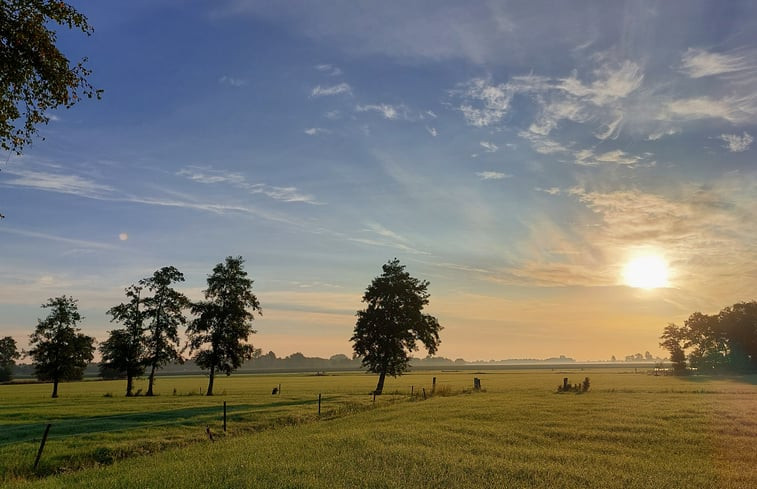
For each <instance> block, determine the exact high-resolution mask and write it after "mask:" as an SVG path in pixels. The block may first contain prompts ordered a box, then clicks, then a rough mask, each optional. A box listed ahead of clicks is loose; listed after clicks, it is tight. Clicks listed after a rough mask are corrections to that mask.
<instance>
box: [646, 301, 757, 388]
mask: <svg viewBox="0 0 757 489" xmlns="http://www.w3.org/2000/svg"><path fill="white" fill-rule="evenodd" d="M660 339H661V340H662V341H661V342H660V346H661V347H663V348H665V349H666V350H667V351H668V352H669V353H670V361H671V363H672V365H673V370H674V371H675V372H676V373H679V374H681V373H685V372H686V371H687V370H688V369H689V368H691V369H696V370H697V371H698V372H706V373H709V372H743V371H754V370H757V302H755V301H751V302H739V303H737V304H734V305H732V306H728V307H725V308H723V310H721V311H720V312H719V313H717V314H702V313H701V312H695V313H694V314H692V315H691V316H689V318H688V319H687V320H686V321H684V323H683V325H682V326H678V325H676V324H673V323H670V324H668V325H667V326H666V327H665V329H664V331H663V333H662V336H660Z"/></svg>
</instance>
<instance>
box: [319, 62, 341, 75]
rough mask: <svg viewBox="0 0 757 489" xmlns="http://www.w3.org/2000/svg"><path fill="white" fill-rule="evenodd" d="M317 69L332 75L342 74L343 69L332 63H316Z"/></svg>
mask: <svg viewBox="0 0 757 489" xmlns="http://www.w3.org/2000/svg"><path fill="white" fill-rule="evenodd" d="M315 69H316V70H318V71H320V72H321V73H327V74H328V75H330V76H340V75H341V74H342V70H340V69H339V68H337V67H336V66H334V65H330V64H320V65H315Z"/></svg>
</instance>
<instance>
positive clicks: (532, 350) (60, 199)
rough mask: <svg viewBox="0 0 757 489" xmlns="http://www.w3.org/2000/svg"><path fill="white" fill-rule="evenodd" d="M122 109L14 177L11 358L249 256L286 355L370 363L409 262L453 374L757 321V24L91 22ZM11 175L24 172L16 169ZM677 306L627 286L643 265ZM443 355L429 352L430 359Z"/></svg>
mask: <svg viewBox="0 0 757 489" xmlns="http://www.w3.org/2000/svg"><path fill="white" fill-rule="evenodd" d="M73 4H74V6H76V7H77V8H78V9H79V10H80V11H82V12H83V13H85V14H86V15H87V16H88V18H89V21H90V23H91V24H92V25H93V26H94V28H95V33H94V35H93V36H91V37H89V38H87V37H86V36H83V35H80V34H78V33H72V32H65V31H60V41H61V46H62V48H63V50H64V51H65V52H66V53H67V54H69V55H70V57H71V59H72V60H76V59H79V58H81V57H83V56H88V57H89V62H88V65H89V66H90V67H91V68H92V69H93V71H94V74H93V75H92V77H91V81H92V82H93V84H94V85H96V86H97V87H98V88H103V89H104V90H105V93H104V96H103V100H101V101H99V102H96V101H84V102H83V103H81V104H79V105H77V106H76V107H74V108H73V109H70V110H60V111H56V112H54V113H51V117H52V120H51V122H50V124H49V125H48V126H46V127H42V128H41V129H40V132H41V134H42V136H44V137H45V140H44V141H42V140H37V141H35V142H34V144H33V145H32V146H30V147H28V148H27V149H26V150H25V154H24V155H23V156H20V157H19V156H15V155H8V154H3V155H2V156H3V158H2V160H3V161H2V162H0V212H2V213H3V214H5V216H6V218H5V219H4V220H2V221H0V243H1V245H0V246H1V248H0V249H1V252H2V258H1V260H2V261H1V262H0V263H1V265H0V333H1V334H2V335H6V334H11V335H13V336H14V337H16V339H17V341H18V342H19V344H20V345H19V346H20V347H23V348H26V347H27V345H26V342H27V339H28V334H30V333H31V332H32V330H33V328H34V326H35V325H36V320H37V318H39V317H43V316H44V314H45V312H44V311H43V310H41V309H40V307H39V305H40V304H42V303H43V302H45V301H46V300H47V298H49V297H54V296H59V295H62V294H67V295H72V296H74V297H76V298H78V299H79V301H80V308H81V310H82V312H83V314H84V315H85V316H86V319H85V321H84V322H83V323H82V324H81V327H82V330H83V331H84V332H86V333H87V334H90V335H93V336H95V337H96V338H98V339H99V340H103V339H105V338H106V331H108V330H110V329H113V328H114V327H116V326H115V325H113V324H111V323H109V322H108V318H107V316H106V315H105V310H107V309H108V308H109V307H111V306H113V305H115V304H117V303H119V302H121V301H122V300H123V299H124V295H123V289H124V287H126V286H128V285H129V284H131V283H135V282H137V281H138V280H139V279H140V278H142V277H145V276H148V275H150V274H151V273H152V272H153V271H154V270H156V269H158V268H160V267H162V266H166V265H173V266H176V267H177V268H179V269H180V270H181V271H182V272H184V274H185V276H186V278H187V281H186V283H185V284H184V286H183V287H181V289H182V290H184V291H185V292H186V293H187V294H188V295H190V297H192V298H199V297H200V291H201V290H202V289H203V288H204V286H205V278H206V276H207V274H208V273H209V272H210V271H211V269H212V267H213V266H214V265H215V264H216V263H218V262H220V261H222V260H223V259H224V257H226V256H228V255H242V256H243V257H244V258H245V259H246V269H247V270H248V272H249V273H250V275H251V277H252V278H253V279H254V280H255V285H254V290H255V292H256V294H257V296H258V298H259V299H260V302H261V305H262V308H263V314H264V315H263V316H262V317H260V318H258V319H257V320H256V321H255V324H256V329H257V330H258V334H257V335H255V336H254V337H253V343H254V345H255V346H256V347H259V348H262V349H263V351H269V350H273V351H274V352H276V353H277V354H278V355H279V356H284V355H287V354H290V353H293V352H298V351H299V352H303V353H304V354H306V355H319V356H329V355H331V354H335V353H349V352H350V351H351V348H350V345H349V337H350V335H351V333H352V329H353V327H354V322H355V311H356V310H357V309H359V308H360V307H361V302H360V298H361V295H362V293H363V291H364V290H365V288H366V286H367V285H368V284H369V283H370V281H371V280H372V279H373V278H374V277H375V276H376V275H378V274H379V273H380V272H381V265H382V264H384V263H386V262H387V261H388V260H389V259H391V258H393V257H397V258H399V259H400V261H401V262H402V263H403V264H405V265H406V266H407V269H408V271H409V272H410V273H411V274H412V275H414V276H416V277H418V278H422V279H427V280H429V281H430V283H431V285H430V288H429V290H430V292H431V303H430V306H429V309H428V311H429V312H430V313H432V314H434V315H435V316H437V318H438V319H439V321H440V323H441V324H442V325H443V326H444V328H445V329H444V330H443V331H442V335H441V337H442V344H441V347H440V349H439V355H442V356H446V357H451V358H457V357H464V358H466V359H469V360H475V359H501V358H524V357H532V358H543V357H550V356H557V355H560V354H564V355H568V356H572V357H574V358H577V359H581V360H593V359H608V358H609V357H610V355H616V356H618V357H623V356H625V355H628V354H632V353H636V352H642V353H643V352H644V351H646V350H649V351H651V352H652V353H654V354H662V352H661V351H660V350H659V349H658V346H657V344H658V341H659V340H658V337H659V335H660V333H661V331H662V329H663V327H664V326H665V325H666V324H667V323H668V322H680V321H682V320H683V319H685V318H686V317H688V315H689V314H690V313H692V312H694V311H702V312H705V313H713V312H717V311H718V310H720V309H721V308H722V307H723V306H726V305H730V304H733V303H735V302H738V301H743V300H752V299H755V298H757V296H756V294H755V290H756V286H757V226H755V223H754V219H755V215H757V161H755V144H754V137H756V136H757V127H756V122H757V90H755V87H756V86H757V3H755V2H752V1H729V2H720V1H630V2H600V1H591V2H588V1H587V2H561V1H534V2H504V1H470V2H450V1H436V0H435V1H408V2H368V1H328V2H307V1H301V2H294V1H278V2H269V1H255V0H216V1H195V2H185V1H179V0H149V1H147V0H137V1H130V2H73ZM6 158H7V163H6V162H5V160H6ZM644 255H654V256H657V257H661V258H662V259H664V261H665V262H667V263H668V266H669V279H668V285H667V286H666V287H662V288H656V289H651V290H646V289H639V288H633V287H630V286H628V285H627V284H626V283H624V279H623V273H622V271H623V269H624V267H625V266H626V264H627V263H628V262H629V261H630V260H632V259H633V258H635V257H638V256H644ZM419 354H420V355H425V352H422V351H421V352H419Z"/></svg>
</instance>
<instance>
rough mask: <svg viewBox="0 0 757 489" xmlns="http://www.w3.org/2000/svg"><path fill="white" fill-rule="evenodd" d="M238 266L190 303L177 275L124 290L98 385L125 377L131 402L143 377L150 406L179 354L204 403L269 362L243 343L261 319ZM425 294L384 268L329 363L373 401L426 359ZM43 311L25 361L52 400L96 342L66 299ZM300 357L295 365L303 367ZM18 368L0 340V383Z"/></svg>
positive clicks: (430, 339)
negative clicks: (199, 373) (389, 381)
mask: <svg viewBox="0 0 757 489" xmlns="http://www.w3.org/2000/svg"><path fill="white" fill-rule="evenodd" d="M243 265H244V259H243V258H242V257H241V256H239V257H231V256H229V257H227V258H226V260H225V262H223V263H219V264H217V265H216V266H215V267H214V268H213V271H212V273H211V274H210V275H209V276H208V278H207V288H206V289H205V290H204V292H203V294H204V300H201V301H197V302H191V301H190V300H189V299H188V298H187V297H186V296H185V295H184V294H182V293H181V292H179V291H177V290H176V289H175V286H176V284H178V283H180V282H183V281H184V275H183V274H182V273H181V272H180V271H179V270H178V269H176V268H175V267H172V266H168V267H163V268H161V269H159V270H157V271H155V273H153V275H152V276H150V277H146V278H143V279H141V280H140V281H139V282H137V283H136V284H133V285H131V286H129V287H127V288H126V289H125V295H126V300H125V301H124V302H122V303H120V304H118V305H116V306H113V307H111V308H110V309H109V310H108V311H107V314H108V315H109V316H110V317H111V321H112V322H115V323H117V324H119V325H120V326H121V327H120V328H117V329H114V330H112V331H110V332H109V336H108V338H107V339H106V340H105V341H103V342H102V343H101V344H100V345H99V351H100V354H101V356H102V360H101V362H100V373H101V375H102V376H103V377H106V376H107V377H113V376H114V375H115V376H123V377H125V378H126V396H127V397H131V396H133V395H134V393H133V385H134V379H136V378H139V377H141V376H143V375H144V374H145V373H148V372H149V373H148V375H147V378H148V387H147V392H146V393H145V395H146V396H152V395H154V391H153V386H154V383H155V374H156V372H157V371H158V370H160V369H161V368H163V367H165V366H166V365H169V364H172V363H176V362H179V363H181V362H183V361H184V357H183V353H184V352H185V351H186V350H187V349H188V350H189V353H190V355H191V356H192V358H193V359H194V361H195V363H196V364H197V365H198V366H199V367H200V368H202V369H203V370H207V371H208V389H207V395H208V396H211V395H213V383H214V380H215V376H216V374H218V373H224V374H226V375H230V374H231V373H232V372H233V371H235V370H237V369H238V368H239V367H241V366H242V364H243V363H244V362H245V361H247V360H250V359H253V358H258V359H260V361H261V362H263V363H265V362H266V361H268V362H274V361H275V360H276V357H275V355H274V354H273V352H269V353H268V354H267V355H261V351H260V349H255V348H254V347H253V346H252V344H251V343H249V337H250V335H252V334H254V333H255V330H253V329H252V321H253V320H254V318H255V316H254V315H255V313H257V314H259V315H262V309H261V306H260V302H259V301H258V299H257V297H256V296H255V294H254V293H253V292H252V284H253V281H252V280H250V279H249V278H248V276H247V272H246V271H245V270H244V267H243ZM428 285H429V283H428V282H427V281H425V280H419V279H416V278H414V277H412V276H410V274H409V273H408V272H406V271H405V266H404V265H401V264H400V263H399V260H397V259H396V258H395V259H393V260H390V261H389V262H388V263H387V264H386V265H384V266H383V274H382V275H380V276H379V277H376V278H375V279H374V280H373V281H372V283H371V284H370V285H369V287H368V288H367V289H366V292H365V294H364V295H363V302H364V303H366V304H367V307H366V308H365V309H364V310H360V311H358V312H357V318H358V319H357V321H356V325H355V329H354V332H353V336H352V338H351V341H352V343H353V349H354V357H353V360H350V359H349V358H348V357H346V356H345V355H342V356H341V357H339V358H333V357H332V360H339V361H341V362H342V363H344V364H352V363H353V362H354V361H355V360H359V361H360V364H361V365H362V366H363V367H365V368H367V370H368V371H369V372H373V373H376V374H378V375H379V380H378V384H377V386H376V390H375V393H376V394H381V393H382V390H383V386H384V380H385V378H386V376H387V375H391V376H395V377H396V376H398V375H402V373H404V372H405V371H406V370H407V368H408V367H409V362H410V360H411V358H412V357H411V353H412V352H413V351H416V350H417V349H418V344H419V343H420V344H423V346H424V347H425V348H426V350H427V351H428V353H429V355H433V354H434V353H435V352H436V350H437V348H438V346H439V343H440V339H439V332H440V331H441V329H442V327H441V326H440V325H439V322H438V321H437V320H436V318H435V317H433V316H431V315H429V314H424V313H423V308H424V307H425V306H426V305H427V304H428V302H429V296H430V294H429V292H428ZM42 308H43V309H49V310H50V312H49V314H48V316H47V317H46V318H45V319H40V320H38V324H37V327H36V329H35V331H34V333H33V334H32V335H31V337H30V346H31V348H30V349H29V350H28V351H27V352H25V353H26V355H28V356H29V357H31V358H32V360H33V362H32V367H33V369H34V374H35V376H36V377H37V378H38V379H39V380H42V381H51V382H52V383H53V393H52V397H58V383H59V382H61V381H65V380H80V379H81V378H82V376H83V374H84V369H85V368H86V367H87V365H88V364H89V363H90V362H91V361H92V359H93V358H94V352H95V339H94V338H92V337H90V336H87V335H85V334H83V333H81V331H80V329H79V327H78V324H79V323H80V322H81V320H82V317H81V315H80V314H79V312H78V301H77V300H76V299H74V298H73V297H67V296H65V295H63V296H61V297H56V298H51V299H49V300H48V301H47V302H46V303H45V304H43V305H42ZM186 311H189V313H190V317H189V318H188V317H187V315H186V314H185V312H186ZM180 327H184V328H185V333H186V335H187V337H188V343H187V344H186V345H184V346H183V347H182V346H181V344H180V337H179V328H180ZM299 355H300V356H301V357H302V360H303V361H304V360H305V358H306V357H304V355H302V354H299ZM290 357H294V356H290ZM342 357H343V358H342ZM18 358H19V353H18V351H17V348H16V342H15V340H14V339H13V338H11V337H6V338H3V339H0V381H4V380H9V379H10V376H11V374H12V369H13V366H14V361H15V360H16V359H18ZM288 359H289V360H292V361H296V360H298V358H289V357H288Z"/></svg>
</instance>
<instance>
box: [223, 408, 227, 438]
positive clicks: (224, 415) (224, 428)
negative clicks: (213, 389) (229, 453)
mask: <svg viewBox="0 0 757 489" xmlns="http://www.w3.org/2000/svg"><path fill="white" fill-rule="evenodd" d="M223 432H224V433H226V401H223Z"/></svg>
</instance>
